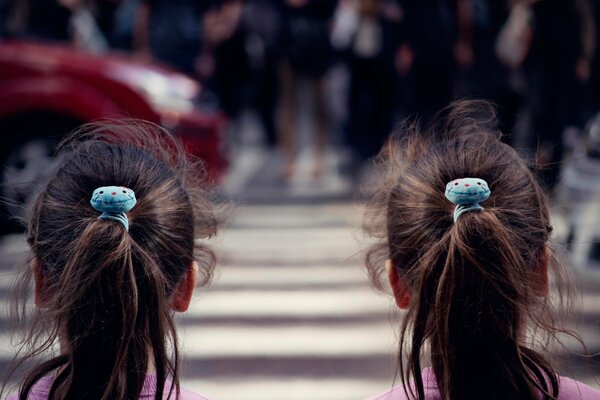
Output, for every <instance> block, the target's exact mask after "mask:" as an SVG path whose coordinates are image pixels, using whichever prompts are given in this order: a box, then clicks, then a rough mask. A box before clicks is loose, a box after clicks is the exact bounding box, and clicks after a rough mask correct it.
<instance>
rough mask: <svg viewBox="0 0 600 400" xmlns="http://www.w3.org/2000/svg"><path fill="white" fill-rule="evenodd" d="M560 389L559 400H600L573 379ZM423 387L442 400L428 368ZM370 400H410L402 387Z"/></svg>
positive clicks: (596, 392) (596, 393) (433, 399)
mask: <svg viewBox="0 0 600 400" xmlns="http://www.w3.org/2000/svg"><path fill="white" fill-rule="evenodd" d="M559 385H560V389H559V394H558V400H599V399H600V390H598V389H594V388H592V387H590V386H588V385H586V384H584V383H581V382H578V381H576V380H573V379H571V378H566V377H562V376H561V377H560V384H559ZM423 387H424V389H425V398H426V399H427V400H441V396H440V393H439V392H438V390H437V387H436V384H435V379H434V375H433V372H432V371H431V369H429V368H426V369H424V370H423ZM369 400H408V397H406V393H404V388H403V387H402V385H399V386H395V387H393V388H392V389H390V390H388V391H387V392H385V393H381V394H380V395H377V396H375V397H371V398H370V399H369Z"/></svg>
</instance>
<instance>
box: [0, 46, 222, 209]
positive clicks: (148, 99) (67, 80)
mask: <svg viewBox="0 0 600 400" xmlns="http://www.w3.org/2000/svg"><path fill="white" fill-rule="evenodd" d="M201 95H202V87H201V86H200V85H199V84H198V83H197V82H196V81H194V80H192V79H190V78H188V77H186V76H184V75H182V74H179V73H177V72H175V71H172V70H169V69H166V68H164V67H159V66H156V65H151V64H148V63H144V62H141V61H136V60H132V59H131V58H130V57H127V56H126V55H118V54H103V55H91V54H86V53H81V52H78V51H76V50H75V49H73V48H70V47H67V46H63V45H49V44H40V43H30V42H22V41H7V42H3V43H0V143H1V146H0V180H1V186H0V193H1V194H2V196H3V197H4V199H3V200H4V202H5V203H6V204H7V206H6V210H4V213H6V212H8V214H9V215H19V214H21V213H20V212H18V208H15V207H13V206H14V205H22V204H26V203H27V200H28V199H29V197H31V194H32V192H33V190H32V185H31V184H25V183H24V182H33V181H35V180H39V179H38V178H39V177H41V176H43V174H44V173H45V172H46V171H47V170H48V168H49V165H50V164H51V163H52V161H53V160H52V153H53V146H54V145H55V144H56V142H57V141H58V140H59V138H60V137H61V136H62V135H64V134H66V133H68V132H69V131H71V130H73V129H74V128H76V127H77V126H79V125H81V124H82V123H85V122H89V121H93V120H96V119H99V118H106V117H119V116H127V117H131V118H140V119H144V120H148V121H152V122H155V123H158V124H161V125H163V126H165V127H166V128H168V129H169V130H170V131H171V132H173V133H174V134H175V135H177V136H179V137H180V138H181V139H182V140H183V142H184V144H185V146H186V148H187V149H188V151H190V152H191V153H193V154H195V155H197V156H199V157H200V158H202V159H203V160H204V161H205V162H206V164H207V168H208V170H209V172H210V174H211V176H212V177H213V178H218V176H219V175H220V174H221V173H222V172H223V170H224V168H225V166H226V158H225V157H224V153H223V141H224V137H223V131H224V126H225V122H226V120H225V118H224V117H223V114H222V113H220V112H219V111H218V110H216V109H215V107H212V109H211V108H208V107H204V108H203V107H202V106H201V102H200V101H199V99H200V98H201ZM3 219H4V218H3Z"/></svg>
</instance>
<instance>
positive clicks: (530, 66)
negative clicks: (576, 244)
mask: <svg viewBox="0 0 600 400" xmlns="http://www.w3.org/2000/svg"><path fill="white" fill-rule="evenodd" d="M585 10H588V12H586V11H585ZM532 13H533V20H532V33H533V39H532V43H531V48H530V52H529V55H528V58H527V59H526V61H525V68H526V70H527V76H528V81H529V86H530V87H529V90H530V104H529V106H530V111H531V113H532V125H533V126H532V127H533V133H534V137H533V140H535V142H534V143H531V146H532V148H536V147H538V146H539V147H540V149H539V152H538V155H537V158H538V161H539V162H541V163H542V164H544V165H546V166H547V168H545V169H544V170H543V171H542V174H541V178H542V180H543V181H544V183H545V184H546V186H547V187H548V188H552V187H554V186H555V185H556V183H557V182H558V176H559V172H560V163H561V161H562V159H563V144H562V133H563V131H564V129H565V128H566V127H568V126H577V125H579V124H580V121H579V116H580V115H579V110H580V109H581V106H582V104H581V102H580V99H581V94H582V82H583V81H584V80H585V79H587V76H586V75H589V72H588V73H587V74H586V70H587V71H589V62H590V60H591V55H592V51H593V39H592V42H591V44H590V38H589V31H588V29H589V27H588V25H589V24H590V23H591V22H590V21H589V20H588V18H590V13H589V3H588V2H587V0H569V1H565V0H545V1H538V2H534V3H533V4H532ZM591 29H593V28H591ZM586 64H587V68H586V66H585V65H586Z"/></svg>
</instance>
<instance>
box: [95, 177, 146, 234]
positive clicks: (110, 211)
mask: <svg viewBox="0 0 600 400" xmlns="http://www.w3.org/2000/svg"><path fill="white" fill-rule="evenodd" d="M135 203H137V200H136V198H135V193H134V192H133V190H131V189H128V188H126V187H123V186H102V187H99V188H98V189H96V190H94V193H93V194H92V199H91V200H90V204H91V205H92V207H94V208H95V209H96V210H98V211H100V212H102V214H100V216H99V217H98V219H111V220H113V221H119V222H120V223H122V224H123V226H124V227H125V230H127V231H129V220H128V219H127V215H125V213H126V212H127V211H129V210H131V209H132V208H133V206H135Z"/></svg>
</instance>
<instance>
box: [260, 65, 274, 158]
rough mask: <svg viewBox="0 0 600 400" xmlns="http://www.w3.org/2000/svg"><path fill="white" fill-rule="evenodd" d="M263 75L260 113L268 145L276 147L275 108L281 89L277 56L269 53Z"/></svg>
mask: <svg viewBox="0 0 600 400" xmlns="http://www.w3.org/2000/svg"><path fill="white" fill-rule="evenodd" d="M261 75H262V77H261V90H260V92H259V93H258V94H257V95H258V107H257V108H258V115H259V118H260V120H261V122H262V124H263V128H264V130H265V139H266V143H267V146H269V147H275V146H276V144H277V129H276V126H275V109H276V107H277V97H278V96H277V93H278V90H279V82H278V77H279V76H278V74H277V58H276V57H275V56H268V55H267V56H266V57H265V65H264V69H263V71H262V72H261Z"/></svg>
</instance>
